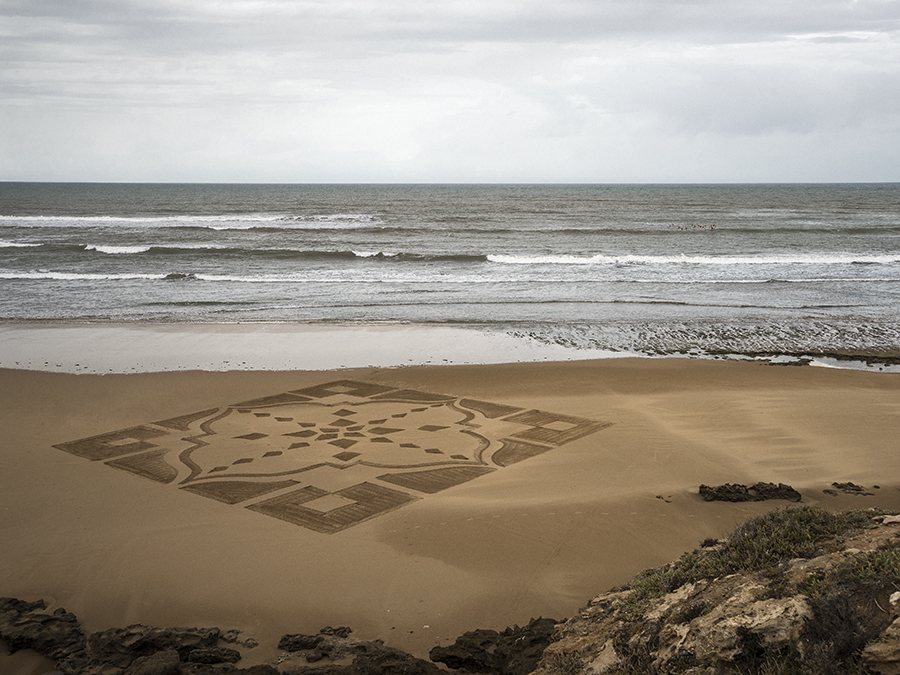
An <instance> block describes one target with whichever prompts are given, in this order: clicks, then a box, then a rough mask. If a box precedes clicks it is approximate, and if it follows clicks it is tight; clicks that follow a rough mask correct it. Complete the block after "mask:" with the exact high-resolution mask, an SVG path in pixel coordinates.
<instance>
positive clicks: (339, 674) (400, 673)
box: [0, 598, 543, 675]
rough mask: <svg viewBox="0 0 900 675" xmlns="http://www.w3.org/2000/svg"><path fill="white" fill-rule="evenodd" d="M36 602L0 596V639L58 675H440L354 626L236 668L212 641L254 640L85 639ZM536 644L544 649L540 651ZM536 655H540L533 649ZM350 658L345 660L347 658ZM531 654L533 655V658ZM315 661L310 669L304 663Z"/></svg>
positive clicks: (180, 635)
mask: <svg viewBox="0 0 900 675" xmlns="http://www.w3.org/2000/svg"><path fill="white" fill-rule="evenodd" d="M44 609H46V604H45V603H44V602H42V601H38V602H23V601H21V600H16V599H14V598H0V641H2V642H3V643H5V645H6V646H7V647H8V649H9V651H10V652H15V651H19V650H21V649H31V650H34V651H35V652H37V653H38V654H41V655H42V656H45V657H47V658H50V659H53V660H55V661H56V667H57V669H58V670H59V671H60V672H61V673H63V675H303V674H305V673H307V672H314V674H315V675H441V673H442V671H441V669H440V668H438V667H437V666H436V665H435V664H433V663H431V662H430V661H425V660H423V659H418V658H416V657H414V656H411V655H410V654H407V653H405V652H402V651H400V650H398V649H393V648H391V647H387V646H385V645H384V644H383V643H382V642H380V641H378V640H374V641H366V640H355V639H352V638H350V637H349V636H350V633H352V632H353V631H352V630H351V629H350V628H348V627H346V626H340V627H338V628H332V627H330V626H326V627H325V628H323V629H322V630H321V631H319V633H318V634H316V635H304V634H301V633H297V634H290V635H284V636H282V638H281V640H280V641H279V643H278V647H279V649H281V650H283V652H282V654H281V656H280V657H279V658H278V660H277V661H276V662H275V663H272V664H264V665H256V666H251V667H249V668H239V667H237V666H235V665H234V664H236V663H238V662H239V661H240V660H241V652H240V651H239V650H237V649H232V648H230V647H224V646H222V645H220V644H219V642H224V643H226V644H233V645H238V646H241V647H243V648H244V649H252V648H254V647H256V646H257V642H256V640H254V639H253V638H245V639H241V637H240V632H239V631H234V630H232V631H226V632H225V633H222V632H221V631H220V630H219V629H218V628H156V627H154V626H143V625H140V624H135V625H132V626H128V627H126V628H111V629H109V630H105V631H100V632H97V633H93V634H91V635H90V636H85V634H84V633H83V632H82V630H81V627H80V626H79V624H78V619H77V618H76V617H75V616H74V615H73V614H71V613H69V612H66V611H65V610H64V609H58V610H56V611H55V612H53V613H52V614H47V613H44V612H43V611H42V610H44ZM541 649H543V647H542V648H541ZM538 656H539V654H538ZM347 661H349V663H347ZM536 661H537V659H535V662H536ZM312 663H315V664H316V665H315V666H311V665H309V664H312Z"/></svg>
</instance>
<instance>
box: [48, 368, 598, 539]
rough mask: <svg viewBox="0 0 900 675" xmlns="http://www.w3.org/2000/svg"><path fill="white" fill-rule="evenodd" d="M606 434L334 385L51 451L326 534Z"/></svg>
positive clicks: (537, 414)
mask: <svg viewBox="0 0 900 675" xmlns="http://www.w3.org/2000/svg"><path fill="white" fill-rule="evenodd" d="M389 420H390V422H388V421H389ZM388 424H389V426H388ZM294 425H296V426H294ZM291 426H294V429H297V431H289V429H290V428H291ZM607 426H609V423H606V422H599V421H596V420H591V419H587V418H583V417H576V416H572V415H566V414H559V413H551V412H546V411H541V410H526V409H523V408H517V407H515V406H510V405H507V404H496V403H489V402H485V401H478V400H474V399H467V398H458V397H455V396H449V395H446V394H431V393H427V392H421V391H417V390H413V389H398V388H394V387H391V386H388V385H382V384H376V383H373V382H361V381H354V380H337V381H333V382H327V383H324V384H320V385H316V386H314V387H307V388H304V389H297V390H292V391H289V392H284V393H280V394H274V395H272V396H267V397H263V398H259V399H254V400H252V401H243V402H241V403H239V404H235V405H231V406H222V407H220V408H213V409H210V410H204V411H201V412H195V413H188V414H186V415H182V416H180V417H176V418H172V419H169V420H163V421H160V422H153V423H148V424H145V425H142V426H138V427H130V428H127V429H122V430H118V431H112V432H109V433H105V434H100V435H97V436H92V437H90V438H82V439H78V440H74V441H69V442H67V443H60V444H58V445H56V446H54V447H56V448H58V449H60V450H63V451H65V452H68V453H71V454H73V455H77V456H78V457H82V458H85V459H88V460H93V461H97V462H103V463H105V464H106V465H107V466H110V467H112V468H115V469H119V470H122V471H128V472H130V473H133V474H135V475H138V476H141V477H142V478H146V479H148V480H153V481H156V482H157V483H159V484H161V486H167V487H168V488H169V489H180V490H185V491H188V492H192V493H194V494H195V495H199V496H203V497H208V498H211V499H215V500H217V501H219V502H222V503H223V504H229V505H237V506H241V507H244V508H247V509H250V510H252V511H255V512H256V513H259V514H262V515H267V516H271V517H273V518H277V519H279V520H282V521H284V522H287V523H291V524H293V525H298V526H300V527H304V528H307V529H309V530H313V531H315V532H320V533H324V534H334V533H336V532H340V531H342V530H345V529H347V528H348V527H353V526H356V525H359V524H360V523H362V522H364V521H367V520H369V519H371V518H375V517H377V516H379V515H382V514H384V513H387V512H389V511H392V510H394V509H398V508H402V507H403V506H406V505H408V504H411V503H413V502H414V501H416V500H418V499H422V498H426V497H427V496H428V495H433V494H436V493H439V492H441V491H443V490H447V489H450V488H453V487H454V486H456V485H460V484H461V483H465V482H467V481H470V480H475V479H481V480H488V478H485V477H487V476H488V475H489V474H491V473H493V472H495V471H498V470H502V469H503V468H505V467H507V466H510V465H512V464H516V463H518V462H521V461H525V460H528V459H530V458H532V457H536V456H538V455H541V454H543V453H545V452H548V451H551V450H553V449H554V448H557V447H559V446H561V445H564V444H566V443H570V442H574V441H577V440H580V439H583V438H586V437H588V436H590V435H592V434H594V433H596V432H598V431H600V430H601V429H604V428H605V427H607ZM298 427H299V429H298ZM298 439H303V440H302V441H300V440H298ZM336 448H339V449H341V450H342V452H337V453H335V449H336ZM350 448H352V450H351V449H350ZM256 460H260V461H256ZM348 486H349V487H348Z"/></svg>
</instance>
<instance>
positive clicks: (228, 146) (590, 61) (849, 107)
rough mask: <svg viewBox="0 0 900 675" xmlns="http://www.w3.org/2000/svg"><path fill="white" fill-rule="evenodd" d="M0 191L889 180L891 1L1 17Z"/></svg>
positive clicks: (15, 8) (898, 106)
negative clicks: (179, 185)
mask: <svg viewBox="0 0 900 675" xmlns="http://www.w3.org/2000/svg"><path fill="white" fill-rule="evenodd" d="M0 180H86V181H94V180H97V181H178V182H180V181H200V182H218V181H222V182H233V181H240V182H243V181H246V182H744V181H750V182H777V181H789V182H792V181H900V0H841V1H836V0H540V1H537V0H0Z"/></svg>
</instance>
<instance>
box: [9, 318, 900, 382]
mask: <svg viewBox="0 0 900 675" xmlns="http://www.w3.org/2000/svg"><path fill="white" fill-rule="evenodd" d="M619 358H646V359H661V358H686V359H700V360H727V361H758V362H765V363H770V364H772V365H785V366H789V365H791V366H803V365H811V366H819V367H826V368H838V369H851V370H862V371H866V372H873V373H897V372H900V351H898V350H887V351H885V350H868V351H867V350H859V349H840V348H836V349H832V350H812V351H809V352H797V351H784V352H771V351H752V352H746V353H734V352H729V351H724V350H718V351H699V350H698V351H692V352H685V351H683V350H673V351H672V352H668V353H655V352H654V353H635V352H628V351H614V350H609V349H588V348H583V347H576V346H571V345H565V344H559V343H553V342H548V341H543V340H539V339H535V338H534V337H529V336H527V335H522V334H517V333H516V331H512V330H501V329H485V328H484V327H482V326H461V325H443V324H355V323H353V324H348V323H296V322H240V323H211V322H210V323H208V322H196V323H180V322H174V323H154V322H89V321H84V322H79V321H57V320H47V321H21V322H20V321H0V368H11V369H21V370H31V371H42V372H61V373H83V374H116V373H118V374H124V373H140V372H167V371H184V370H202V371H210V372H213V371H217V372H221V371H250V370H263V371H279V370H281V371H287V370H316V371H323V370H338V369H345V368H361V367H372V368H391V367H405V366H419V365H473V364H482V365H485V364H499V363H533V362H564V361H589V360H594V359H619Z"/></svg>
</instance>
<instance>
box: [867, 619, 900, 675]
mask: <svg viewBox="0 0 900 675" xmlns="http://www.w3.org/2000/svg"><path fill="white" fill-rule="evenodd" d="M863 660H864V661H865V663H866V665H867V666H868V667H869V668H870V669H871V670H874V671H875V672H876V673H881V675H900V619H895V620H894V622H893V623H892V624H891V625H890V626H888V627H887V628H886V629H885V630H884V632H883V633H882V634H881V636H880V637H879V638H878V640H877V641H875V642H871V643H869V644H868V645H866V648H865V649H863Z"/></svg>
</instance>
